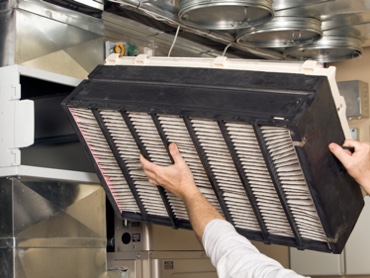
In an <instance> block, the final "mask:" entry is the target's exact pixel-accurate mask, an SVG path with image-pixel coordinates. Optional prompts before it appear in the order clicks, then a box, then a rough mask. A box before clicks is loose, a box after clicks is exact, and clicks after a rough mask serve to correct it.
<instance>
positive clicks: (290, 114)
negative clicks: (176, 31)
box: [62, 54, 363, 253]
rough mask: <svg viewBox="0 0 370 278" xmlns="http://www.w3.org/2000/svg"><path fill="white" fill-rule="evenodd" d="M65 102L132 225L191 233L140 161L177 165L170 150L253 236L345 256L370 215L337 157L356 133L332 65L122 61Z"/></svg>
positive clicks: (176, 203)
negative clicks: (336, 149)
mask: <svg viewBox="0 0 370 278" xmlns="http://www.w3.org/2000/svg"><path fill="white" fill-rule="evenodd" d="M62 105H63V106H64V108H65V110H66V112H67V113H68V115H69V116H70V118H71V121H72V123H73V125H74V127H75V129H76V132H77V133H78V135H79V138H80V140H81V142H82V144H83V145H84V148H85V150H86V153H87V154H88V155H89V157H90V158H91V160H92V162H93V164H94V166H95V169H96V172H97V174H98V176H99V178H100V180H101V182H102V184H103V186H104V188H105V190H106V193H107V195H108V197H109V199H110V201H111V203H112V205H113V207H114V209H115V211H116V212H117V214H118V215H120V217H122V218H123V219H128V220H135V221H142V222H147V223H154V224H161V225H166V226H172V227H174V228H185V229H191V225H190V222H189V218H188V216H187V213H186V209H185V206H184V204H183V203H182V202H181V201H180V200H179V199H177V198H176V197H175V196H173V195H172V194H171V193H169V192H167V191H165V190H164V189H163V188H162V187H156V186H153V185H151V184H149V182H148V181H147V178H146V176H145V175H144V172H143V170H142V167H141V164H140V162H139V155H140V153H142V154H143V155H144V156H145V157H147V158H148V159H150V160H151V161H153V162H155V163H157V164H160V165H168V164H171V163H172V161H171V157H170V155H169V152H168V145H169V143H170V142H176V143H177V145H178V146H179V149H180V151H181V153H182V155H183V157H184V159H185V160H186V162H187V163H188V165H189V167H190V169H191V170H192V172H193V174H194V178H195V182H196V184H197V186H198V187H199V188H200V190H201V191H202V192H203V193H204V195H205V196H206V197H207V199H208V200H209V201H210V203H211V204H212V205H214V206H215V207H216V208H217V209H218V210H219V211H220V212H221V213H222V214H223V215H224V216H225V218H226V219H227V220H228V221H230V222H231V223H232V224H233V225H234V226H235V227H236V229H237V230H238V232H239V233H241V234H242V235H244V236H245V237H247V238H248V239H251V240H259V241H263V242H265V243H268V244H270V243H274V244H282V245H286V246H292V247H297V248H299V249H312V250H318V251H324V252H333V253H340V252H341V251H342V250H343V247H344V245H345V243H346V241H347V239H348V237H349V235H350V233H351V231H352V229H353V227H354V225H355V223H356V221H357V218H358V216H359V214H360V212H361V210H362V207H363V196H362V193H361V190H360V187H359V185H358V184H357V183H356V182H355V181H354V180H353V179H352V178H351V177H350V176H349V175H348V174H347V173H346V171H345V169H344V168H343V167H342V166H341V164H340V163H339V161H337V160H336V158H335V157H334V156H333V155H332V154H331V153H330V151H329V149H328V144H329V143H330V142H337V143H339V144H341V143H343V141H344V140H345V138H346V137H349V136H350V132H349V128H348V124H347V122H346V118H345V103H344V100H343V98H342V97H340V95H339V93H338V89H337V85H336V82H335V69H334V68H332V67H331V68H323V67H322V66H321V65H320V64H317V63H316V62H314V61H306V62H265V61H256V60H251V61H248V60H238V59H227V58H226V57H218V58H216V59H201V58H167V57H166V58H165V57H147V56H141V55H139V56H138V57H118V56H117V55H115V54H113V55H111V56H110V57H108V59H107V64H106V65H100V66H98V67H97V68H96V69H95V70H94V71H93V72H92V73H91V74H90V76H89V79H88V80H85V81H83V82H82V83H81V84H80V85H79V86H78V87H77V88H76V89H75V90H74V91H73V92H72V93H71V94H70V95H69V97H68V98H67V99H65V100H64V101H63V103H62Z"/></svg>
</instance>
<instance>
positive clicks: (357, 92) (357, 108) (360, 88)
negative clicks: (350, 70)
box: [338, 80, 369, 120]
mask: <svg viewBox="0 0 370 278" xmlns="http://www.w3.org/2000/svg"><path fill="white" fill-rule="evenodd" d="M338 89H339V92H340V94H341V95H342V96H343V97H344V99H345V101H346V106H347V109H346V116H347V118H348V119H350V120H352V119H362V118H368V117H369V84H367V83H366V82H364V81H360V80H350V81H342V82H338Z"/></svg>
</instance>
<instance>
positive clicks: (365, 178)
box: [329, 140, 370, 195]
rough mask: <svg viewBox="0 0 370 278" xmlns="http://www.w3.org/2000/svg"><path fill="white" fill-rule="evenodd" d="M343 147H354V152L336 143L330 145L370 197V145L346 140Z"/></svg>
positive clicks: (331, 149)
mask: <svg viewBox="0 0 370 278" xmlns="http://www.w3.org/2000/svg"><path fill="white" fill-rule="evenodd" d="M343 146H348V147H350V146H351V147H354V149H355V150H354V152H353V153H351V152H350V151H349V150H345V149H343V148H342V147H341V146H339V145H338V144H336V143H330V144H329V149H330V151H331V152H332V153H333V154H334V155H335V156H336V157H337V158H338V159H339V161H340V162H341V163H342V164H343V166H344V167H345V168H346V170H347V172H348V173H349V174H350V175H351V176H352V177H353V178H354V179H355V180H356V181H357V182H358V183H359V184H360V185H361V187H362V188H363V189H364V190H365V192H366V193H367V194H368V195H370V144H369V143H363V142H359V141H356V140H346V141H345V142H344V144H343Z"/></svg>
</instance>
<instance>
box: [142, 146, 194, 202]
mask: <svg viewBox="0 0 370 278" xmlns="http://www.w3.org/2000/svg"><path fill="white" fill-rule="evenodd" d="M168 148H169V151H170V154H171V156H172V158H173V161H174V164H172V165H169V166H159V165H157V164H155V163H152V162H150V161H149V160H147V159H145V158H144V156H142V155H140V162H141V164H142V166H143V170H144V173H145V175H147V177H148V180H149V182H150V183H152V184H155V185H161V186H163V187H164V188H165V189H167V190H168V191H170V192H171V193H172V194H174V195H175V196H176V197H178V198H180V199H181V200H184V199H185V198H187V197H188V196H191V195H192V194H199V192H200V191H199V189H198V187H197V186H196V185H195V182H194V178H193V174H192V172H191V171H190V169H189V167H188V165H187V164H186V162H185V160H184V159H183V158H182V156H181V154H180V151H179V149H178V147H177V145H176V144H175V143H171V144H170V145H169V147H168Z"/></svg>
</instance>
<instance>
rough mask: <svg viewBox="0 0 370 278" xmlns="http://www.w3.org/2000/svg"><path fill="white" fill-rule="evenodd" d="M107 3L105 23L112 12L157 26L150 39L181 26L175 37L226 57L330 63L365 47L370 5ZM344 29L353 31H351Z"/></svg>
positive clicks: (279, 0)
mask: <svg viewBox="0 0 370 278" xmlns="http://www.w3.org/2000/svg"><path fill="white" fill-rule="evenodd" d="M108 3H109V4H108V5H107V6H106V9H105V14H104V13H103V20H104V21H107V23H109V19H108V20H105V18H109V13H111V14H115V15H119V16H121V17H122V18H125V19H133V20H135V21H137V22H139V23H142V24H143V25H146V26H151V27H157V28H158V29H157V30H159V33H158V32H154V33H153V34H152V38H153V39H155V37H156V36H157V35H158V34H160V33H161V31H162V32H165V33H170V32H171V33H175V31H176V29H177V28H180V30H181V32H180V33H179V37H185V38H191V40H194V41H197V40H203V43H205V40H210V41H213V42H215V43H216V46H214V47H215V48H216V49H219V48H222V49H225V50H228V51H229V53H230V55H231V54H234V51H233V50H238V51H241V52H242V54H239V57H242V58H265V59H274V60H277V59H278V60H308V59H313V60H315V59H318V60H319V61H320V62H322V63H328V62H336V61H341V60H347V59H354V58H357V57H359V56H361V54H362V48H363V47H367V46H369V37H370V34H369V32H368V29H369V28H368V25H369V24H370V7H369V5H368V3H367V1H365V0H361V1H347V0H317V1H286V0H274V1H273V3H271V1H259V0H255V1H241V0H239V1H232V0H217V1H207V0H203V1H192V0H178V1H155V0H153V1H152V0H149V1H138V0H109V1H108ZM135 15H140V16H143V17H144V18H145V19H146V20H145V19H143V18H142V17H140V16H135ZM150 22H151V23H150ZM156 23H161V24H165V26H167V27H161V26H158V25H157V24H156ZM139 26H140V25H138V27H137V28H139ZM169 27H170V29H168V28H169ZM171 27H172V28H174V29H172V30H171ZM144 29H145V27H144ZM348 29H353V30H355V32H353V31H352V32H350V33H349V32H348ZM122 32H123V30H122ZM199 38H201V39H199ZM338 52H339V54H338ZM243 54H244V55H243Z"/></svg>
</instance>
